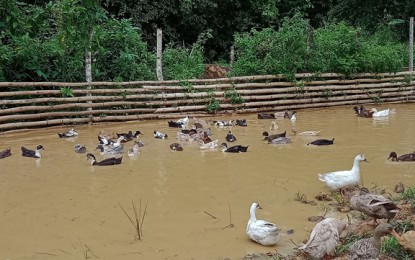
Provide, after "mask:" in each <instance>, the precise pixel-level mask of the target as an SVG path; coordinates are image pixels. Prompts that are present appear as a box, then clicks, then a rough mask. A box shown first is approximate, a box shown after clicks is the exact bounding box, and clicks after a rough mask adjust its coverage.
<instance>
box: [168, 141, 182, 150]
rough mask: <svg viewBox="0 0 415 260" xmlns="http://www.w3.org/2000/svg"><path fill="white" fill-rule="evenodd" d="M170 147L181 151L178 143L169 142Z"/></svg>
mask: <svg viewBox="0 0 415 260" xmlns="http://www.w3.org/2000/svg"><path fill="white" fill-rule="evenodd" d="M170 149H172V150H173V151H183V147H182V145H181V144H179V143H172V144H170Z"/></svg>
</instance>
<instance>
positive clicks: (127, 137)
mask: <svg viewBox="0 0 415 260" xmlns="http://www.w3.org/2000/svg"><path fill="white" fill-rule="evenodd" d="M142 134H143V133H141V131H139V130H137V131H135V133H134V134H133V131H128V133H117V138H119V137H121V136H124V139H123V140H122V142H128V141H131V140H134V139H135V138H138V137H139V136H140V135H142Z"/></svg>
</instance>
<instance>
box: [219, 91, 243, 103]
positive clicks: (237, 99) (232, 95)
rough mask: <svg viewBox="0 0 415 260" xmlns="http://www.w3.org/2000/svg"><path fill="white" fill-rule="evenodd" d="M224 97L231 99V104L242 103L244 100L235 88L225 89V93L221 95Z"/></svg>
mask: <svg viewBox="0 0 415 260" xmlns="http://www.w3.org/2000/svg"><path fill="white" fill-rule="evenodd" d="M223 96H224V97H225V98H226V99H229V100H230V101H231V104H242V103H245V100H244V99H243V97H242V96H241V95H239V94H238V93H237V92H236V89H235V88H232V89H229V90H225V93H224V95H223Z"/></svg>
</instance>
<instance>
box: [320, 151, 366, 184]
mask: <svg viewBox="0 0 415 260" xmlns="http://www.w3.org/2000/svg"><path fill="white" fill-rule="evenodd" d="M361 161H363V162H367V160H366V157H365V156H364V155H363V154H359V155H356V157H355V158H354V160H353V167H352V169H351V170H349V171H335V172H328V173H324V174H321V173H320V174H318V179H319V180H320V181H322V182H324V183H325V184H326V185H327V186H328V187H329V188H330V189H331V190H337V189H340V190H341V189H343V188H346V187H349V186H354V185H358V184H359V182H360V166H359V164H360V162H361Z"/></svg>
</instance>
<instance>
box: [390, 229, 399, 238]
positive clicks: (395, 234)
mask: <svg viewBox="0 0 415 260" xmlns="http://www.w3.org/2000/svg"><path fill="white" fill-rule="evenodd" d="M391 235H392V236H394V237H395V238H396V239H397V240H398V241H399V239H400V238H401V237H400V236H399V234H398V233H397V232H396V231H395V229H392V232H391Z"/></svg>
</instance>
